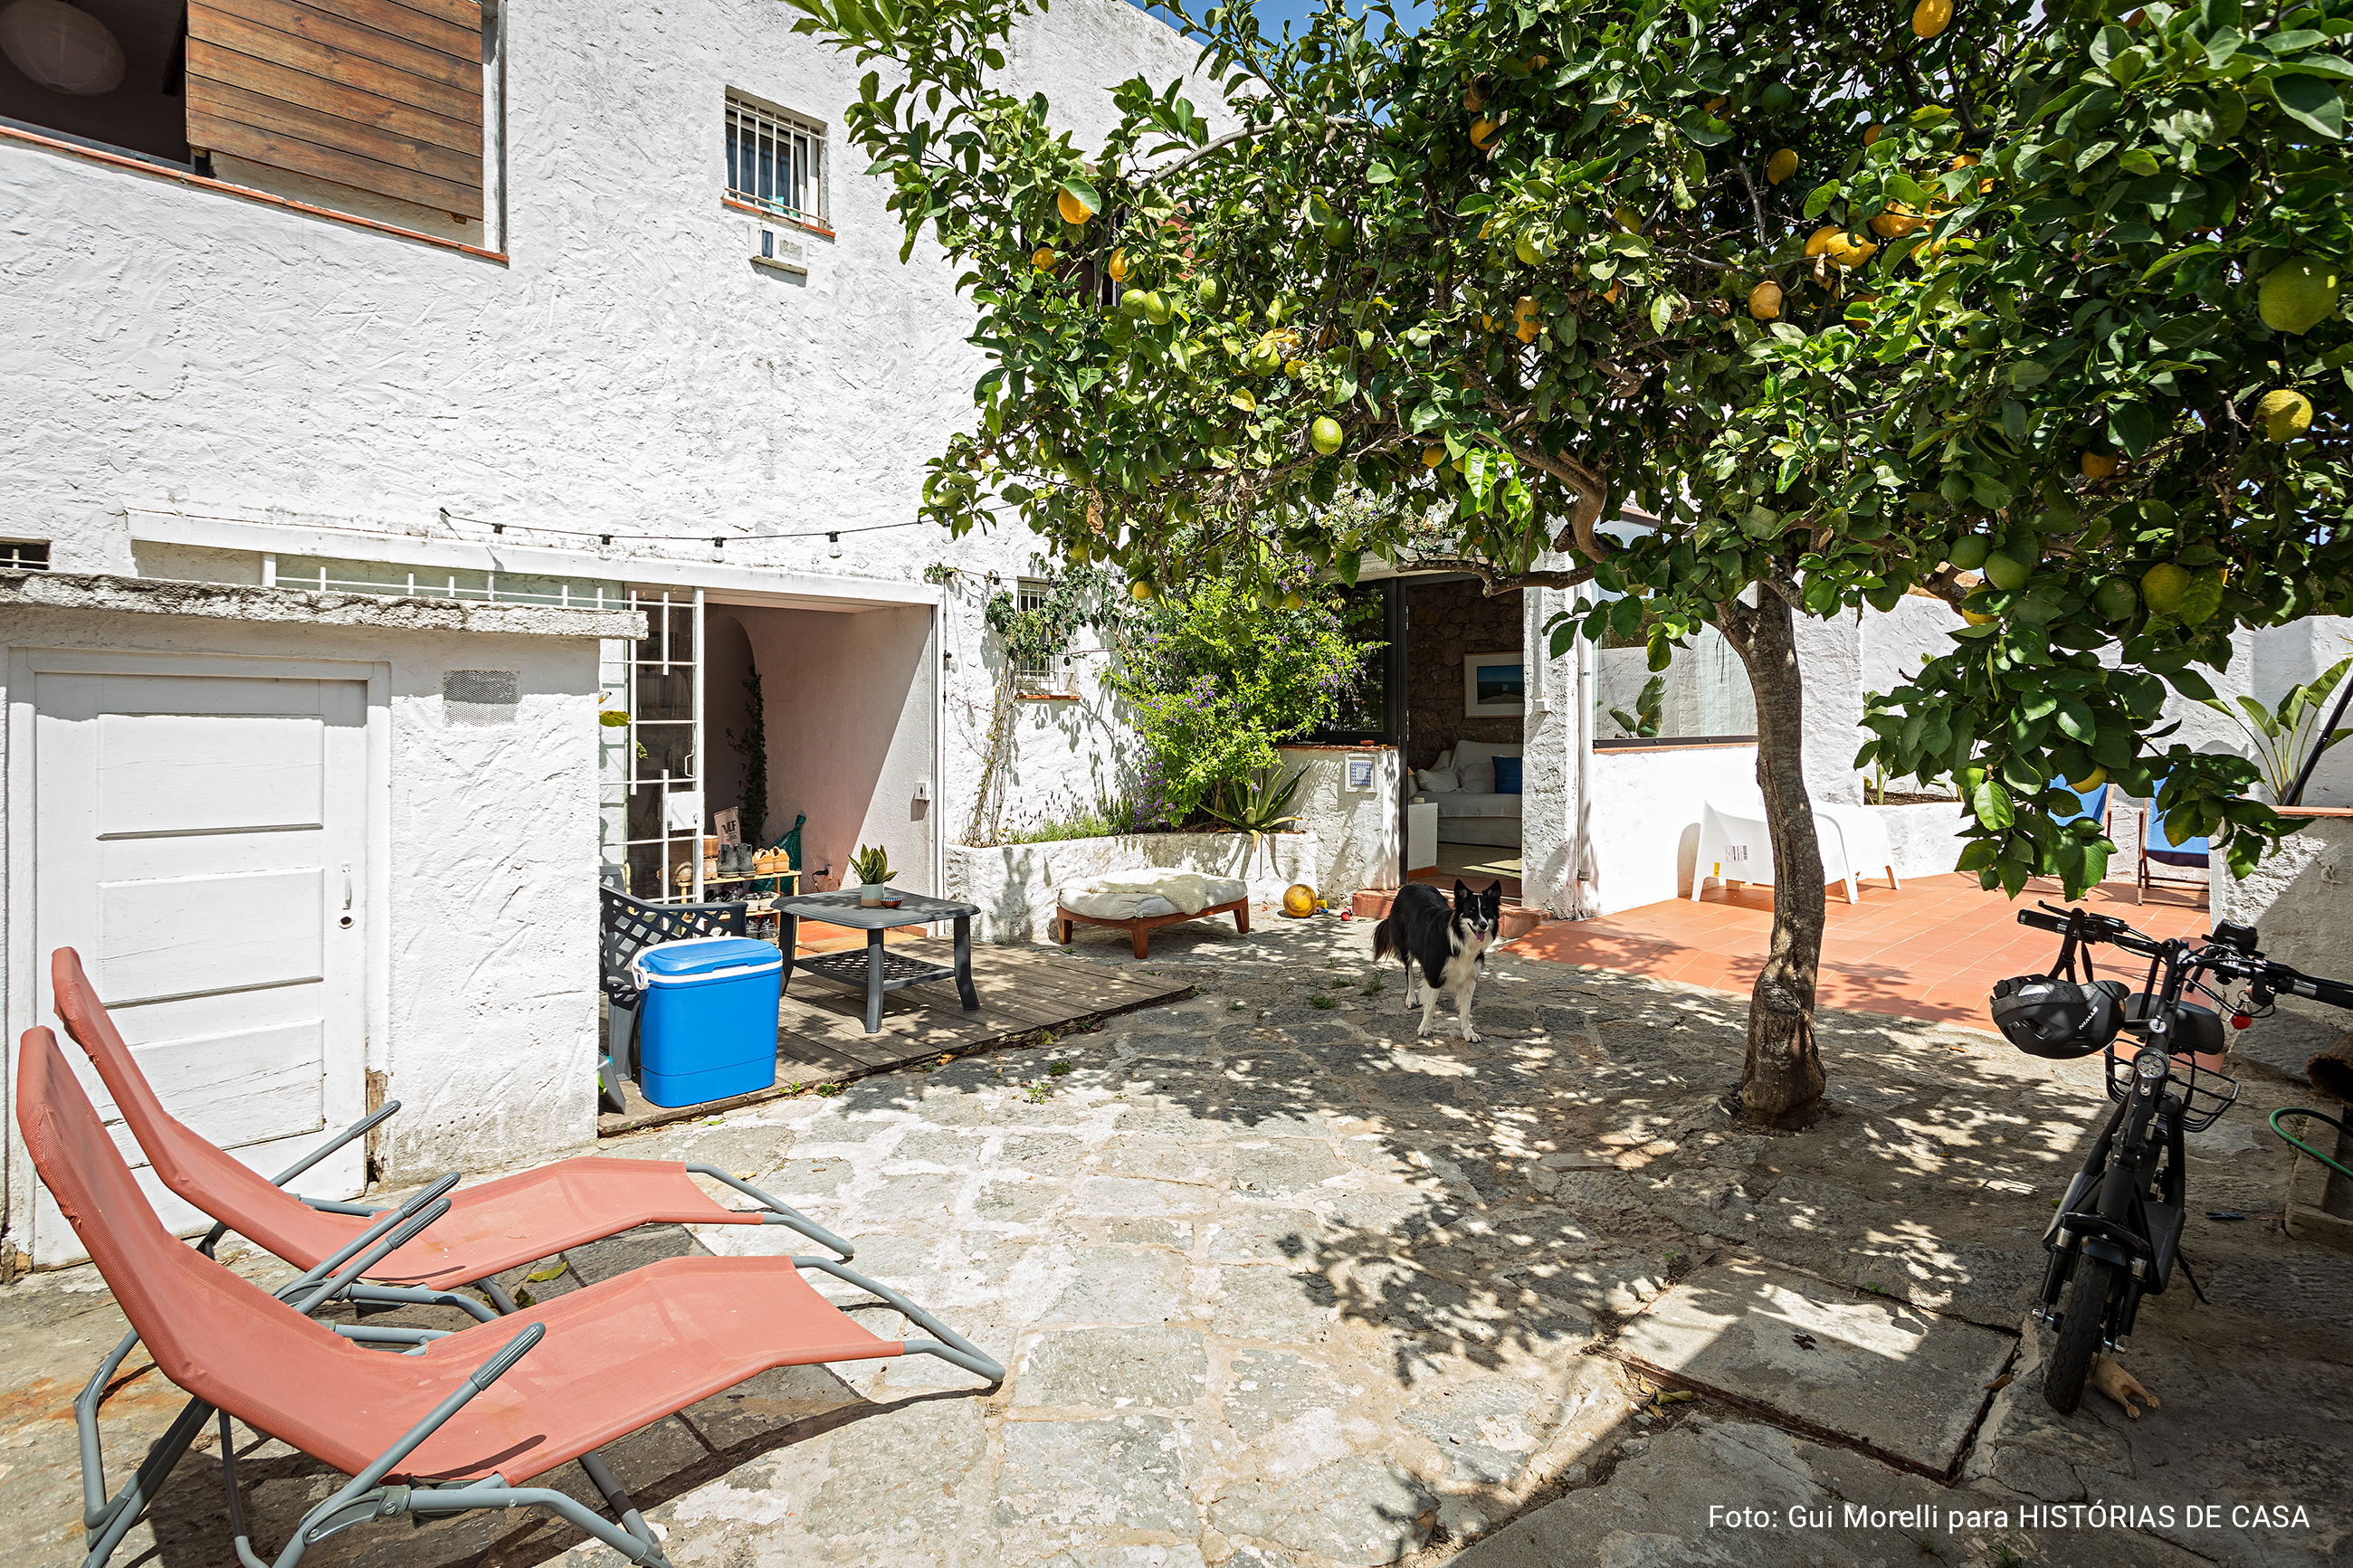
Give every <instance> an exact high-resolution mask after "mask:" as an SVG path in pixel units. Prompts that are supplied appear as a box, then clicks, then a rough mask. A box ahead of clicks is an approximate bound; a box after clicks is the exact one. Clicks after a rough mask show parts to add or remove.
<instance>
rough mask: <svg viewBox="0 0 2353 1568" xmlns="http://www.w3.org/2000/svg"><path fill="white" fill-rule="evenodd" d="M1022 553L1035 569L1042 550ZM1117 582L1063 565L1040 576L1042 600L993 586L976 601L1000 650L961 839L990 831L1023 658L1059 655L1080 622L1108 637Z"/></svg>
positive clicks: (1118, 610) (1009, 749)
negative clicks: (1022, 599)
mask: <svg viewBox="0 0 2353 1568" xmlns="http://www.w3.org/2000/svg"><path fill="white" fill-rule="evenodd" d="M1030 559H1031V563H1032V564H1034V565H1036V566H1037V567H1038V568H1039V570H1041V571H1042V570H1044V569H1045V565H1046V563H1045V561H1044V559H1043V558H1042V557H1038V556H1032V557H1031V558H1030ZM1120 588H1121V581H1120V579H1119V578H1118V577H1116V576H1114V575H1113V574H1111V573H1109V572H1106V571H1105V570H1103V568H1102V567H1100V566H1071V567H1067V568H1065V569H1064V570H1063V571H1061V572H1060V573H1058V574H1054V575H1052V576H1050V577H1048V578H1047V579H1046V597H1045V601H1044V603H1042V604H1039V605H1034V606H1032V607H1031V608H1029V609H1027V610H1025V609H1021V608H1020V607H1018V605H1017V604H1016V602H1015V600H1014V597H1013V595H1012V594H1011V593H1010V592H1008V591H1006V590H1003V589H1000V590H998V591H997V593H995V594H992V595H989V598H988V602H987V604H986V605H983V606H982V609H981V617H982V619H983V620H984V621H985V622H986V623H987V626H988V629H989V630H990V631H992V632H995V633H996V634H997V641H998V643H999V646H1000V647H1002V649H1003V651H1004V658H1003V659H1002V661H1000V663H999V664H998V666H997V679H996V682H995V689H994V690H993V691H992V692H991V694H990V699H989V711H988V731H987V737H986V738H985V739H984V740H983V742H982V743H981V762H980V780H979V785H978V787H977V788H976V789H975V790H974V791H973V802H972V818H971V820H970V821H969V822H967V823H966V824H965V833H964V841H965V843H966V844H980V843H985V842H987V836H988V835H990V834H992V833H993V830H994V829H995V827H996V826H997V816H998V814H999V813H1001V812H1002V811H1003V810H1004V807H1005V780H1006V775H1007V773H1008V764H1009V763H1011V761H1012V755H1013V716H1014V714H1015V712H1016V711H1017V710H1018V706H1019V704H1018V701H1017V700H1016V699H1017V698H1018V695H1019V692H1018V689H1017V686H1016V677H1017V675H1018V672H1019V671H1020V670H1021V668H1023V667H1024V666H1025V665H1038V664H1042V663H1044V662H1046V661H1047V660H1049V659H1051V658H1056V657H1057V656H1059V655H1060V653H1061V651H1062V649H1063V648H1064V647H1068V646H1069V644H1070V640H1071V637H1073V636H1074V635H1075V634H1077V633H1078V632H1080V631H1081V630H1083V629H1088V628H1092V629H1093V630H1095V631H1097V632H1100V633H1102V634H1103V636H1105V637H1109V638H1116V637H1117V636H1118V633H1119V629H1120V627H1121V626H1123V625H1124V621H1125V616H1126V603H1125V601H1124V599H1123V598H1122V597H1121V596H1120Z"/></svg>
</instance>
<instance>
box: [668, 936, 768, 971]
mask: <svg viewBox="0 0 2353 1568" xmlns="http://www.w3.org/2000/svg"><path fill="white" fill-rule="evenodd" d="M784 962H785V955H784V953H783V952H780V951H779V950H778V949H777V947H776V943H775V942H762V941H760V940H759V939H758V938H756V937H748V936H691V937H687V938H685V939H684V940H683V941H680V942H658V943H656V944H655V945H654V946H652V947H649V948H645V949H643V950H641V951H640V952H638V955H637V956H636V957H635V958H633V959H631V960H630V961H629V967H630V968H632V969H635V970H638V972H640V973H644V974H646V975H649V976H650V977H652V978H655V979H659V980H685V979H691V978H693V977H696V976H700V975H706V974H711V973H716V972H717V971H719V970H723V969H733V970H747V969H763V968H769V967H775V966H781V965H782V964H783V963H784Z"/></svg>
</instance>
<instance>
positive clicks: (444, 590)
mask: <svg viewBox="0 0 2353 1568" xmlns="http://www.w3.org/2000/svg"><path fill="white" fill-rule="evenodd" d="M43 548H44V549H46V548H47V547H46V546H44V547H43ZM272 586H275V587H280V588H312V589H316V590H317V591H318V592H320V593H322V594H329V593H342V594H387V595H403V596H414V597H417V598H426V599H468V600H472V601H473V602H475V603H477V604H484V605H554V606H556V607H558V608H561V609H571V610H617V609H622V608H625V607H628V605H629V596H628V590H627V589H625V588H623V587H622V585H621V584H618V583H608V582H599V581H597V580H596V579H595V578H590V577H545V576H537V575H533V574H526V573H521V572H490V571H475V570H471V569H466V568H451V567H448V566H409V565H404V564H400V563H391V562H382V561H343V560H336V559H333V558H331V557H325V556H317V555H280V556H279V557H278V560H277V574H276V578H275V581H274V583H273V584H272Z"/></svg>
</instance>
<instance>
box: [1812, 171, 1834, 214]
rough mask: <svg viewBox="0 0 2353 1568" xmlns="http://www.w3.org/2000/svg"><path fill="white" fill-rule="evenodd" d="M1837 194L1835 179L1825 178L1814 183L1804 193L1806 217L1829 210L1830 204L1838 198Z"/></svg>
mask: <svg viewBox="0 0 2353 1568" xmlns="http://www.w3.org/2000/svg"><path fill="white" fill-rule="evenodd" d="M1838 194H1839V183H1838V182H1837V181H1836V180H1825V181H1824V182H1823V183H1822V184H1819V185H1816V186H1815V187H1814V188H1813V189H1812V190H1810V191H1809V192H1808V193H1806V216H1808V217H1820V216H1822V214H1823V213H1825V212H1827V211H1829V210H1830V205H1831V203H1832V202H1834V201H1836V200H1838Z"/></svg>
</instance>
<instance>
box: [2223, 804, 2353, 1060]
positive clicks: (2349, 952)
mask: <svg viewBox="0 0 2353 1568" xmlns="http://www.w3.org/2000/svg"><path fill="white" fill-rule="evenodd" d="M2217 867H2218V874H2217V875H2216V876H2215V877H2214V879H2213V881H2212V883H2211V891H2212V896H2213V904H2214V918H2215V919H2216V920H2217V921H2236V922H2238V923H2239V924H2241V925H2251V926H2253V927H2254V928H2255V930H2256V931H2257V932H2258V934H2259V936H2260V938H2261V942H2262V947H2263V954H2264V956H2266V957H2268V958H2272V959H2275V960H2277V961H2278V962H2279V963H2285V964H2288V965H2291V966H2292V967H2294V968H2296V969H2300V970H2302V971H2304V973H2306V974H2316V975H2319V976H2320V977H2321V978H2323V979H2327V980H2336V981H2339V982H2345V983H2353V920H2348V919H2347V918H2346V915H2347V911H2348V910H2353V819H2348V818H2345V817H2320V818H2316V819H2314V820H2311V821H2307V822H2306V824H2305V826H2304V828H2303V830H2302V831H2301V832H2298V833H2295V834H2292V835H2290V836H2289V837H2287V838H2286V839H2285V840H2284V841H2283V842H2282V843H2281V845H2280V848H2279V852H2278V853H2277V854H2275V855H2274V856H2273V857H2272V858H2270V859H2268V860H2265V861H2264V862H2263V864H2262V865H2260V866H2258V867H2256V868H2255V869H2254V871H2253V874H2252V875H2251V876H2249V877H2247V878H2246V879H2243V880H2242V879H2240V878H2237V877H2234V876H2232V874H2231V872H2230V869H2229V868H2228V867H2227V866H2226V865H2222V864H2221V862H2220V861H2219V860H2218V862H2217ZM2279 1005H2280V1006H2281V1008H2282V1009H2283V1010H2284V1011H2286V1012H2290V1013H2298V1014H2302V1015H2304V1016H2307V1017H2309V1018H2312V1019H2313V1020H2315V1021H2316V1022H2317V1023H2319V1024H2321V1025H2322V1026H2324V1027H2326V1028H2327V1029H2328V1030H2329V1031H2331V1032H2336V1031H2340V1030H2342V1029H2344V1028H2345V1027H2346V1026H2347V1024H2348V1019H2353V1015H2348V1014H2347V1013H2345V1012H2344V1011H2343V1010H2341V1009H2339V1008H2335V1007H2328V1006H2324V1005H2321V1004H2320V1003H2317V1002H2307V1001H2305V1000H2303V999H2302V998H2300V997H2295V996H2282V997H2281V998H2280V1003H2279ZM2259 1027H2260V1026H2259Z"/></svg>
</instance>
